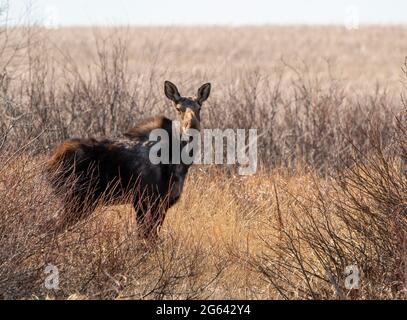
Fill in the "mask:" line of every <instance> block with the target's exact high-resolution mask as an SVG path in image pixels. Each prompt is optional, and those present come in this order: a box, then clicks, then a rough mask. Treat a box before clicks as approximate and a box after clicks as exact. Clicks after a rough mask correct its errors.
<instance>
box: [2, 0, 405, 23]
mask: <svg viewBox="0 0 407 320" xmlns="http://www.w3.org/2000/svg"><path fill="white" fill-rule="evenodd" d="M0 6H1V7H0V8H2V9H3V10H2V15H1V23H4V22H7V23H8V24H11V25H23V24H38V25H43V26H47V27H74V26H189V25H190V26H257V25H283V26H284V25H343V26H346V27H348V28H350V29H353V28H356V27H358V26H359V25H404V24H407V15H406V14H405V12H407V2H406V1H402V0H391V1H382V0H370V1H369V0H353V1H349V0H348V1H341V0H330V1H326V0H307V1H305V0H287V1H284V2H280V1H273V0H271V1H267V0H251V1H244V0H235V1H233V0H224V1H217V0H206V1H205V2H200V1H188V0H172V1H165V0H150V1H140V0H136V1H130V0H116V1H113V0H99V1H97V0H87V1H86V2H85V1H79V0H70V1H68V0H13V1H10V0H0Z"/></svg>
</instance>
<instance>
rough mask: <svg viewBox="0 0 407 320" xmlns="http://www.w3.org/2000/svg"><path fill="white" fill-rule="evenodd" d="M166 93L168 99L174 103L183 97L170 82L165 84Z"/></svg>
mask: <svg viewBox="0 0 407 320" xmlns="http://www.w3.org/2000/svg"><path fill="white" fill-rule="evenodd" d="M164 92H165V95H166V96H167V98H168V99H170V100H171V101H174V102H175V103H177V102H179V100H180V99H181V95H180V94H179V92H178V89H177V86H176V85H175V84H173V83H172V82H170V81H165V82H164Z"/></svg>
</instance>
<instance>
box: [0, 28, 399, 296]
mask: <svg viewBox="0 0 407 320" xmlns="http://www.w3.org/2000/svg"><path fill="white" fill-rule="evenodd" d="M1 30H2V32H1V35H0V44H1V46H2V47H4V48H5V49H4V50H3V51H2V54H1V56H0V57H1V64H0V69H1V71H2V73H1V77H0V214H1V219H0V297H2V298H24V299H26V298H28V299H33V298H34V299H35V298H40V299H44V298H63V299H65V298H91V299H92V298H93V299H95V298H96V299H99V298H103V299H116V298H119V299H120V298H121V299H183V298H186V299H198V298H199V299H214V298H219V299H230V298H232V299H233V298H239V299H346V298H348V299H392V298H397V299H405V297H406V286H407V248H406V246H407V168H406V162H407V159H406V154H407V152H406V151H407V132H406V129H407V128H406V123H407V121H406V120H407V119H406V116H407V115H406V112H407V106H406V103H405V100H404V97H403V90H404V87H403V84H404V83H405V81H407V77H405V74H404V73H403V69H402V66H403V62H404V56H405V55H407V43H406V42H405V38H406V36H407V28H405V27H369V28H362V29H360V30H357V31H348V30H346V29H344V28H340V27H329V28H328V27H301V28H299V27H298V28H297V27H253V28H198V27H196V28H119V29H113V28H111V29H96V28H95V29H59V30H42V29H38V28H32V29H28V30H22V29H1ZM10 39H12V41H11V40H10ZM16 39H18V41H16ZM16 44H18V46H17V47H16ZM165 79H170V80H172V81H174V82H175V83H177V84H179V87H180V88H182V89H183V92H190V90H191V89H193V88H195V87H196V85H197V84H200V83H202V82H203V81H211V82H212V85H213V94H212V96H211V98H210V100H209V102H208V104H207V106H206V108H205V110H204V112H203V115H202V118H203V119H204V120H203V121H204V127H209V128H257V129H258V131H259V133H260V134H262V136H261V138H260V140H259V142H258V149H259V163H260V166H259V170H258V172H257V173H256V174H254V175H253V176H247V177H243V176H239V175H237V170H236V168H234V167H228V168H226V167H223V166H195V167H194V168H193V170H192V172H191V174H190V175H189V177H188V181H187V183H186V186H185V189H184V193H183V195H182V197H181V200H180V202H179V203H178V204H177V205H176V206H174V207H173V208H171V210H170V211H169V212H168V215H167V219H166V221H165V224H164V227H163V229H162V232H161V234H160V239H159V241H158V242H157V243H154V244H150V243H145V242H144V241H142V240H140V239H138V237H137V230H136V229H137V226H136V223H135V216H134V212H133V209H132V208H131V206H104V205H101V206H100V207H99V209H98V210H97V212H96V213H95V214H94V215H93V216H91V217H90V218H88V219H87V220H85V221H82V222H81V223H79V224H78V225H76V226H75V227H74V228H73V229H71V230H69V231H67V232H64V233H62V234H54V232H53V230H52V223H51V224H50V221H53V220H52V219H54V218H56V219H57V218H58V215H59V214H60V213H61V212H62V205H61V202H60V199H59V197H58V196H57V195H55V194H53V192H52V190H51V189H50V188H49V185H48V183H47V181H46V180H45V178H44V177H43V174H42V168H43V163H44V161H45V159H46V157H47V155H48V154H49V151H50V149H51V148H52V147H53V146H54V145H55V144H56V143H58V142H60V141H62V140H64V139H66V138H68V137H73V136H76V137H77V136H96V137H98V136H99V137H100V136H115V135H118V134H120V132H122V131H124V130H126V129H128V128H129V127H131V126H133V125H134V124H135V123H137V122H138V121H139V120H140V119H142V118H145V117H147V116H150V115H153V114H159V113H164V114H166V115H168V116H170V117H171V116H173V113H172V112H173V110H172V109H171V106H170V104H169V103H167V102H166V101H165V99H164V95H163V92H162V90H163V89H162V84H163V81H164V80H165ZM44 226H47V227H45V228H44ZM48 264H53V265H56V266H57V267H58V269H59V274H60V284H59V286H60V288H59V290H47V289H46V288H45V287H44V280H45V278H46V276H47V275H46V274H45V273H44V270H45V267H46V266H47V265H48ZM349 265H357V266H358V268H359V271H360V276H361V280H360V283H359V289H358V290H348V289H346V288H345V277H346V274H345V268H346V266H349Z"/></svg>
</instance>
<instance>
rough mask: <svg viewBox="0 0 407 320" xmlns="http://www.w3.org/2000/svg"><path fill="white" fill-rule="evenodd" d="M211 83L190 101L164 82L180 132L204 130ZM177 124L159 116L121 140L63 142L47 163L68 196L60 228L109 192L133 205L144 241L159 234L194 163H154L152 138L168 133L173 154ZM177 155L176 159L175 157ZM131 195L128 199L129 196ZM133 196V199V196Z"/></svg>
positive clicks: (53, 180) (54, 182)
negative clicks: (202, 113)
mask: <svg viewBox="0 0 407 320" xmlns="http://www.w3.org/2000/svg"><path fill="white" fill-rule="evenodd" d="M210 91H211V84H210V83H205V84H204V85H202V86H201V87H200V88H199V89H198V92H197V94H196V96H193V97H184V96H181V94H180V93H179V91H178V88H177V87H176V85H175V84H173V83H172V82H170V81H165V82H164V93H165V95H166V97H167V98H168V99H170V100H171V101H172V102H173V105H174V107H175V109H176V111H177V114H178V119H177V120H174V121H178V123H179V127H180V130H179V132H177V134H179V133H181V134H182V132H185V131H187V130H188V129H196V130H200V111H201V107H202V105H203V102H204V101H205V100H207V99H208V97H209V94H210ZM173 128H174V127H173V120H170V119H168V118H166V117H164V116H155V117H152V118H149V119H147V120H145V121H142V122H141V123H140V124H139V125H137V126H136V127H134V128H132V129H130V130H129V131H127V132H126V133H124V134H123V135H121V136H119V137H118V138H115V139H94V138H84V139H69V140H67V141H65V142H63V143H61V144H59V145H58V146H57V147H56V148H55V150H54V151H53V153H52V155H51V157H50V159H49V160H48V162H47V165H46V171H47V172H48V173H49V177H50V181H51V184H52V186H53V187H54V189H55V191H57V193H58V194H60V195H62V196H63V202H64V205H65V210H64V213H63V216H62V219H61V222H60V223H59V227H58V228H61V227H62V228H63V229H66V228H67V227H69V226H71V225H73V224H75V223H77V222H78V221H79V220H81V219H83V218H84V217H87V216H89V215H90V214H91V213H92V212H93V211H94V210H95V209H96V206H97V203H98V202H99V200H100V199H101V198H102V197H103V196H104V195H106V194H109V195H110V197H111V198H113V200H114V202H115V203H130V202H132V204H133V206H134V208H135V211H136V220H137V224H138V226H139V229H140V233H141V235H142V237H144V238H150V237H155V236H157V234H158V231H159V228H160V227H161V225H162V223H163V221H164V218H165V214H166V212H167V210H168V209H169V208H170V207H171V206H173V205H174V204H175V203H176V202H177V201H178V199H179V197H180V195H181V192H182V189H183V186H184V181H185V178H186V176H187V173H188V170H189V168H190V166H191V163H184V162H182V161H181V162H178V163H173V161H171V159H172V158H171V157H170V161H169V163H159V164H153V163H152V162H151V161H150V158H149V152H150V149H151V147H152V145H154V143H151V141H150V139H149V136H150V133H151V132H152V131H153V130H154V129H163V130H165V131H166V132H167V133H168V137H170V138H169V141H168V143H169V149H170V150H171V144H172V142H173V141H172V140H173V139H174V135H173V134H174V133H173ZM172 157H173V155H172ZM125 195H127V196H125ZM128 195H130V196H128Z"/></svg>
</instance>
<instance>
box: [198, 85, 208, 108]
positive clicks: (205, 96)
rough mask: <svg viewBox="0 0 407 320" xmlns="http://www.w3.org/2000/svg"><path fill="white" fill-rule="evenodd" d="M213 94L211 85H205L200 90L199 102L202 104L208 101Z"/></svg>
mask: <svg viewBox="0 0 407 320" xmlns="http://www.w3.org/2000/svg"><path fill="white" fill-rule="evenodd" d="M210 93H211V84H210V83H205V84H204V85H202V86H201V87H200V88H199V89H198V96H197V99H198V102H199V103H200V104H202V102H204V101H205V100H206V99H208V97H209V94H210Z"/></svg>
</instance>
